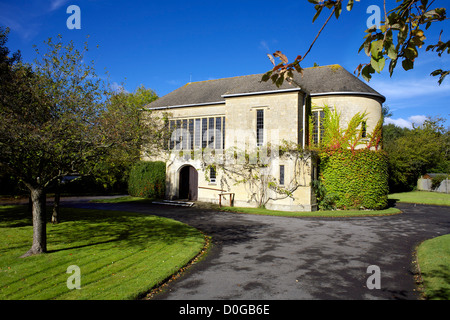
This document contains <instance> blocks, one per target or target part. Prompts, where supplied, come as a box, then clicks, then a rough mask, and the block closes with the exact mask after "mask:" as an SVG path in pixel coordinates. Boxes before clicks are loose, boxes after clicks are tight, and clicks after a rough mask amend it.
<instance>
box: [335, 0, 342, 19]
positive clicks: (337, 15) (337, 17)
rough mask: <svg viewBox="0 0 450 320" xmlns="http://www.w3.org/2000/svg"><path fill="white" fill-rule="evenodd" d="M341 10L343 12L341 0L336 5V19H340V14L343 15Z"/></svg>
mask: <svg viewBox="0 0 450 320" xmlns="http://www.w3.org/2000/svg"><path fill="white" fill-rule="evenodd" d="M341 12H342V3H341V2H339V3H338V4H337V5H336V6H335V10H334V15H335V16H336V19H339V16H340V15H341Z"/></svg>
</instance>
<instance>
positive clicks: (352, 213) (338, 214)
mask: <svg viewBox="0 0 450 320" xmlns="http://www.w3.org/2000/svg"><path fill="white" fill-rule="evenodd" d="M220 210H221V211H226V212H235V213H247V214H260V215H269V216H280V217H320V218H323V217H328V218H345V217H367V216H384V215H393V214H398V213H401V211H400V210H399V209H396V208H388V209H385V210H333V211H313V212H289V211H277V210H268V209H263V208H242V207H222V208H220Z"/></svg>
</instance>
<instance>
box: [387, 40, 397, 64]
mask: <svg viewBox="0 0 450 320" xmlns="http://www.w3.org/2000/svg"><path fill="white" fill-rule="evenodd" d="M387 55H388V57H389V58H391V59H392V60H395V59H397V56H398V54H397V49H396V48H395V45H394V44H393V43H391V44H390V45H389V47H388V49H387Z"/></svg>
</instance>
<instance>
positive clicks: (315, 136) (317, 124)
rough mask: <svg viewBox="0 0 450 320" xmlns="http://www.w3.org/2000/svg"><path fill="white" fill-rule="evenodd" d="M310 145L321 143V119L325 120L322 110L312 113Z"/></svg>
mask: <svg viewBox="0 0 450 320" xmlns="http://www.w3.org/2000/svg"><path fill="white" fill-rule="evenodd" d="M311 117H312V119H311V120H312V137H311V138H312V140H311V142H312V144H313V145H316V146H317V145H319V144H320V143H321V142H322V138H323V134H324V127H323V118H325V112H324V111H323V110H313V111H312V115H311Z"/></svg>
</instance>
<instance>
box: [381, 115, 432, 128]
mask: <svg viewBox="0 0 450 320" xmlns="http://www.w3.org/2000/svg"><path fill="white" fill-rule="evenodd" d="M427 119H428V117H427V116H424V115H415V116H411V117H408V119H407V120H405V119H403V118H398V119H392V118H386V119H385V123H386V124H393V125H395V126H397V127H400V128H408V129H412V127H413V124H414V125H416V126H420V125H422V124H423V123H424V122H425V120H427Z"/></svg>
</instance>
